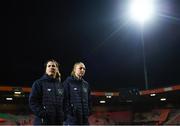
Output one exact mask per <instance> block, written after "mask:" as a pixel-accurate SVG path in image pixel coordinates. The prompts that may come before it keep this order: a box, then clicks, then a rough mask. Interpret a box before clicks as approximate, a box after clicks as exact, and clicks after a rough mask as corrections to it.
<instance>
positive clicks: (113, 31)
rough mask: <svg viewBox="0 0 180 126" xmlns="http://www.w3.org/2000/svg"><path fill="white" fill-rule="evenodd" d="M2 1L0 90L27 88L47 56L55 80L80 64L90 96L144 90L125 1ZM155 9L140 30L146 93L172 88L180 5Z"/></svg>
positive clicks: (177, 69)
mask: <svg viewBox="0 0 180 126" xmlns="http://www.w3.org/2000/svg"><path fill="white" fill-rule="evenodd" d="M5 2H6V3H2V4H1V6H2V10H1V46H0V56H1V61H0V65H1V71H0V76H1V77H0V85H12V86H28V87H31V85H32V83H33V81H34V80H36V79H38V78H39V77H41V76H42V75H43V73H44V67H43V65H44V62H45V61H46V60H48V59H51V58H54V59H56V60H57V61H59V62H60V65H61V66H60V69H61V74H62V80H65V78H66V77H67V76H68V75H69V74H70V72H71V70H72V66H73V64H74V63H75V62H77V61H82V62H84V63H85V65H86V67H87V71H86V75H85V79H86V80H87V81H88V82H89V83H90V85H91V88H92V90H106V91H117V90H118V89H121V88H139V89H144V88H145V86H144V85H145V84H144V83H145V82H144V69H143V48H142V47H143V46H142V42H141V35H142V29H141V28H140V26H139V25H138V24H137V23H135V22H133V21H131V20H130V19H129V18H128V14H127V8H128V3H129V0H58V1H55V0H49V1H47V0H39V1H38V0H16V1H15V0H12V1H5ZM156 3H157V5H156V8H157V12H156V14H155V18H154V19H152V20H151V21H149V22H147V24H146V25H144V28H143V37H144V50H145V57H146V68H147V74H148V84H149V88H157V87H164V86H171V85H176V84H180V1H179V0H156ZM178 18H179V19H178Z"/></svg>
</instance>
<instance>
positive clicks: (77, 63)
mask: <svg viewBox="0 0 180 126" xmlns="http://www.w3.org/2000/svg"><path fill="white" fill-rule="evenodd" d="M79 64H83V65H84V63H83V62H76V63H75V64H74V66H73V69H72V71H71V76H73V77H76V75H75V71H74V70H75V68H76V66H77V65H79Z"/></svg>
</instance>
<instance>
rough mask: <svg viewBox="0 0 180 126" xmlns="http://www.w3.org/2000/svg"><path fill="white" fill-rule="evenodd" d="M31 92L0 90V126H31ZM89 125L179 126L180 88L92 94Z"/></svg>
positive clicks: (17, 88)
mask: <svg viewBox="0 0 180 126" xmlns="http://www.w3.org/2000/svg"><path fill="white" fill-rule="evenodd" d="M30 91H31V88H29V87H11V86H0V125H32V123H33V120H34V115H33V114H32V112H31V110H30V109H29V107H28V96H29V92H30ZM91 95H92V101H93V112H92V115H91V116H90V117H89V122H90V124H91V125H124V124H126V125H132V124H136V125H138V124H139V125H141V124H142V125H148V124H151V125H178V124H180V102H179V97H180V85H175V86H171V87H163V88H157V89H150V90H138V89H123V90H119V92H99V91H94V92H92V93H91Z"/></svg>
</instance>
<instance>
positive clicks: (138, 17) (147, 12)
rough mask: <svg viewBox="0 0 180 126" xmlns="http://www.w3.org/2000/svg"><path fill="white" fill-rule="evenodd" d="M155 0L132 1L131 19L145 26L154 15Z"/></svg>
mask: <svg viewBox="0 0 180 126" xmlns="http://www.w3.org/2000/svg"><path fill="white" fill-rule="evenodd" d="M153 1H154V0H131V3H130V17H131V18H132V19H133V20H135V21H137V22H139V23H140V24H144V22H146V21H148V20H149V19H150V18H152V16H153V14H154V2H153Z"/></svg>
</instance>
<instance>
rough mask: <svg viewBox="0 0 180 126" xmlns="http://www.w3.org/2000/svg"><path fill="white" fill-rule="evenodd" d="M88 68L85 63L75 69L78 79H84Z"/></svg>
mask: <svg viewBox="0 0 180 126" xmlns="http://www.w3.org/2000/svg"><path fill="white" fill-rule="evenodd" d="M85 71H86V67H85V65H84V64H83V63H81V64H77V65H76V66H75V68H74V73H75V76H76V77H78V78H82V77H83V76H84V74H85Z"/></svg>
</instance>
